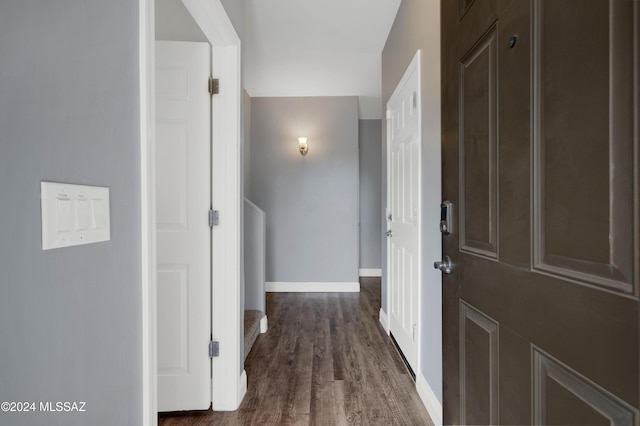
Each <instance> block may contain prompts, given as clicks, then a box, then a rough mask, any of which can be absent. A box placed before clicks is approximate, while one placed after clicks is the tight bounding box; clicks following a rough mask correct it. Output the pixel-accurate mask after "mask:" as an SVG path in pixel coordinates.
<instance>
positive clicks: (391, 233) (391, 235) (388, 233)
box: [387, 229, 393, 237]
mask: <svg viewBox="0 0 640 426" xmlns="http://www.w3.org/2000/svg"><path fill="white" fill-rule="evenodd" d="M387 237H393V232H392V231H391V229H389V230H388V231H387Z"/></svg>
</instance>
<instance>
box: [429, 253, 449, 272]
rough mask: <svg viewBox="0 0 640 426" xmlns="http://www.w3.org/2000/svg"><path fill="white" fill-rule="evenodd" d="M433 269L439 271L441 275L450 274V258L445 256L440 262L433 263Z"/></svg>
mask: <svg viewBox="0 0 640 426" xmlns="http://www.w3.org/2000/svg"><path fill="white" fill-rule="evenodd" d="M433 267H434V268H435V269H440V270H441V271H442V273H443V274H447V275H448V274H450V273H451V271H452V270H453V264H452V263H451V258H450V257H449V256H445V257H443V258H442V261H437V262H433Z"/></svg>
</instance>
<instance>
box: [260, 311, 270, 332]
mask: <svg viewBox="0 0 640 426" xmlns="http://www.w3.org/2000/svg"><path fill="white" fill-rule="evenodd" d="M268 329H269V320H268V319H267V316H266V315H265V316H263V317H262V318H260V334H264V333H266V332H267V330H268Z"/></svg>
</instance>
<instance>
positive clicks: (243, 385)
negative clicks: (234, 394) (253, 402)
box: [232, 369, 247, 411]
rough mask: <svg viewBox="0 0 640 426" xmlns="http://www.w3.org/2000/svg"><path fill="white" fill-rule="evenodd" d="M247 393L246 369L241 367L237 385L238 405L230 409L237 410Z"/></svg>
mask: <svg viewBox="0 0 640 426" xmlns="http://www.w3.org/2000/svg"><path fill="white" fill-rule="evenodd" d="M246 393H247V371H246V370H244V369H242V374H240V383H239V385H238V406H237V407H236V408H234V409H233V410H232V411H235V410H237V409H238V408H239V407H240V404H241V403H242V400H243V399H244V396H245V395H246Z"/></svg>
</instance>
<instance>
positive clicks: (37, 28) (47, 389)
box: [0, 0, 143, 425]
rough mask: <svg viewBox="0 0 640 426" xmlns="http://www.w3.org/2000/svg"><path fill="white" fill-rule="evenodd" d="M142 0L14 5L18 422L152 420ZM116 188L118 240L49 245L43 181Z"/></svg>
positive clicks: (5, 359) (2, 265)
mask: <svg viewBox="0 0 640 426" xmlns="http://www.w3.org/2000/svg"><path fill="white" fill-rule="evenodd" d="M138 30H139V23H138V2H131V1H124V0H114V1H107V2H105V1H95V0H88V1H83V2H77V1H72V0H59V1H55V2H48V1H34V0H25V1H20V2H2V3H0V57H2V58H5V59H4V60H3V62H2V66H0V129H2V130H1V132H0V197H1V199H2V202H1V203H2V207H1V208H0V217H1V219H2V220H0V342H2V350H1V351H0V352H1V355H0V401H33V402H35V403H36V404H38V405H37V408H38V410H37V411H39V402H54V403H55V402H57V401H61V402H64V401H69V402H86V405H85V406H84V409H85V410H86V411H85V412H81V413H64V412H57V413H47V412H35V413H4V412H0V424H3V425H4V424H6V425H9V424H10V425H34V424H47V425H88V424H91V425H106V424H119V425H140V424H142V411H143V406H142V334H141V330H142V313H141V306H142V300H141V279H142V278H141V277H142V272H141V266H140V265H141V247H140V244H141V242H140V241H141V237H140V235H141V224H140V220H141V219H140V218H141V200H140V173H141V170H140V130H139V129H140V127H139V126H140V124H139V123H140V108H139V96H140V90H139V77H140V76H139V72H138V69H139V68H138V67H139V55H138V44H139V34H138ZM42 180H47V181H56V182H67V183H78V184H88V185H98V186H107V187H109V189H110V201H111V206H110V207H111V211H110V216H111V240H110V241H108V242H101V243H94V244H88V245H82V246H76V247H68V248H59V249H53V250H47V251H43V250H42V242H41V218H40V181H42Z"/></svg>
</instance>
